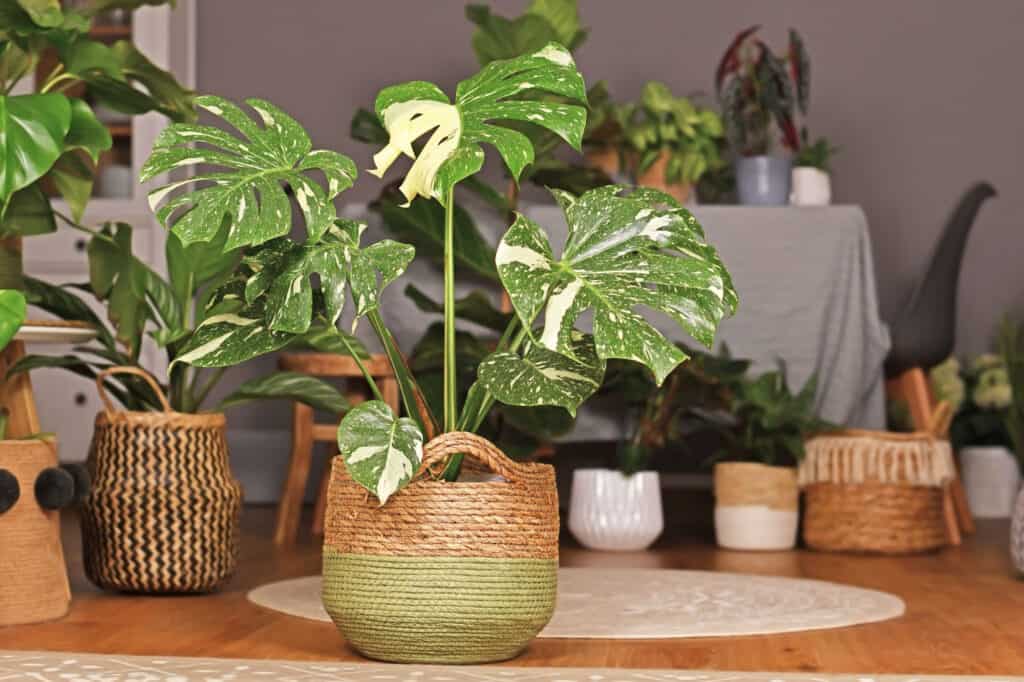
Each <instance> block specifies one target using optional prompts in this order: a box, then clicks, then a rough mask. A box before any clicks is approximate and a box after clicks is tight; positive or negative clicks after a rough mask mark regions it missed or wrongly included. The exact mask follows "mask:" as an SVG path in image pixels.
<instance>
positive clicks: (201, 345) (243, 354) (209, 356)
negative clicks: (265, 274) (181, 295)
mask: <svg viewBox="0 0 1024 682" xmlns="http://www.w3.org/2000/svg"><path fill="white" fill-rule="evenodd" d="M265 317H266V312H265V310H264V308H263V302H262V301H260V302H257V303H256V304H254V305H252V306H247V307H245V308H242V309H241V310H237V311H214V313H213V314H211V315H210V316H209V317H207V318H206V319H205V320H203V321H202V322H201V323H200V324H199V326H198V327H196V329H195V331H194V332H192V335H191V336H189V338H188V340H187V341H186V342H185V345H184V346H183V347H182V348H181V349H180V350H179V352H178V356H177V357H176V358H175V359H174V361H173V362H172V363H171V364H172V366H173V365H175V364H177V363H179V362H180V363H184V364H186V365H194V366H195V367H231V366H233V365H237V364H240V363H242V362H245V361H246V360H249V359H251V358H254V357H256V356H259V355H263V354H265V353H272V352H274V351H276V350H280V349H282V348H284V347H285V346H286V345H288V343H290V342H291V341H293V340H294V338H295V336H294V335H293V334H288V333H286V332H275V331H271V330H270V329H268V328H267V323H266V320H265Z"/></svg>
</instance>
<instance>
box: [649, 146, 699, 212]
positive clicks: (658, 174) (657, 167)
mask: <svg viewBox="0 0 1024 682" xmlns="http://www.w3.org/2000/svg"><path fill="white" fill-rule="evenodd" d="M670 156H671V153H670V152H669V150H667V149H665V150H662V152H661V154H660V155H658V158H657V159H656V160H655V161H654V163H652V164H651V166H650V168H648V169H647V170H645V171H644V172H643V173H640V174H639V175H638V176H637V178H636V184H637V185H640V186H642V187H650V188H651V189H657V190H661V191H662V192H664V193H665V194H668V195H669V196H671V197H674V198H675V199H676V201H678V202H679V203H681V204H683V203H686V200H687V199H689V198H690V190H691V189H693V186H692V185H691V184H690V183H688V182H675V183H668V182H666V181H665V168H666V166H668V160H669V158H670Z"/></svg>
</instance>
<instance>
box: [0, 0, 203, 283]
mask: <svg viewBox="0 0 1024 682" xmlns="http://www.w3.org/2000/svg"><path fill="white" fill-rule="evenodd" d="M155 4H163V3H162V2H160V1H159V0H117V1H111V0H92V1H91V2H88V3H83V4H80V5H76V6H75V7H74V8H62V7H61V4H60V3H59V2H56V0H47V1H42V2H36V1H33V0H0V110H2V111H3V112H4V113H3V115H2V116H0V156H2V157H3V158H4V159H5V161H4V167H3V172H2V173H0V178H2V180H0V287H6V288H19V289H20V288H21V286H22V284H21V281H20V278H21V272H22V266H21V250H20V244H19V240H20V238H21V237H25V236H31V235H37V234H45V233H47V232H53V231H54V230H55V229H56V227H57V222H56V219H57V218H61V219H63V218H67V216H66V215H65V214H64V213H63V212H61V211H58V210H55V209H54V206H53V205H52V202H51V196H52V195H54V194H56V195H59V196H60V197H61V198H63V199H64V200H65V201H66V203H67V212H68V213H69V214H70V218H69V220H80V219H81V216H82V214H83V212H84V210H85V206H86V203H87V202H88V200H89V197H90V195H91V193H92V187H93V179H94V178H93V176H94V172H95V164H96V163H97V161H98V160H99V157H100V154H102V153H103V152H105V151H106V150H108V149H110V147H111V137H110V133H109V131H108V130H107V128H106V127H105V125H104V124H103V123H101V122H100V121H99V120H98V119H97V118H96V116H95V114H94V113H93V110H92V107H93V106H94V105H102V106H103V107H106V108H109V109H112V110H114V111H118V112H122V113H125V114H129V115H135V114H142V113H145V112H148V111H159V112H161V113H163V114H164V115H166V116H168V117H169V118H171V119H172V120H176V121H184V120H188V119H190V118H191V117H192V116H193V111H192V106H191V98H192V93H191V92H190V91H189V90H187V89H185V88H183V87H181V86H180V85H179V84H178V83H177V82H176V81H175V80H174V78H173V77H172V76H171V75H170V74H169V73H167V72H166V71H163V70H161V69H159V68H157V67H156V66H155V65H154V64H153V63H152V62H150V61H149V60H148V59H147V58H146V56H145V55H143V54H142V53H141V52H139V51H138V50H137V49H136V48H135V47H134V45H132V43H131V42H130V41H126V40H119V41H116V42H114V43H110V44H108V43H105V42H102V41H99V40H95V39H93V38H91V37H90V36H89V29H90V26H91V23H92V22H93V21H94V20H95V19H97V18H98V17H102V15H103V14H105V13H107V12H110V11H113V10H117V11H125V10H128V11H130V10H133V9H135V8H137V7H140V6H142V5H155ZM40 64H43V65H45V66H46V67H48V68H49V69H50V70H49V71H48V72H46V73H45V74H42V75H41V77H40V79H39V81H38V83H37V91H36V92H33V93H32V94H24V95H13V94H11V92H12V91H14V89H15V88H16V87H18V86H19V85H20V84H22V83H23V81H24V82H28V81H29V80H30V79H33V78H35V77H36V72H37V69H38V68H39V67H40ZM51 65H52V66H51Z"/></svg>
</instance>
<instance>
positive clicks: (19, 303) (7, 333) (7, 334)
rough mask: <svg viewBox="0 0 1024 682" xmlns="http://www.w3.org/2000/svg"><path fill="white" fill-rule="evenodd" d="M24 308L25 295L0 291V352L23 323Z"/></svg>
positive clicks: (9, 290)
mask: <svg viewBox="0 0 1024 682" xmlns="http://www.w3.org/2000/svg"><path fill="white" fill-rule="evenodd" d="M25 308H26V305H25V294H23V293H21V292H20V291H16V290H14V289H0V350H3V349H4V348H6V347H7V344H8V343H10V342H11V339H13V338H14V335H15V334H16V333H17V332H18V328H19V327H21V323H22V322H24V321H25ZM0 381H3V377H0Z"/></svg>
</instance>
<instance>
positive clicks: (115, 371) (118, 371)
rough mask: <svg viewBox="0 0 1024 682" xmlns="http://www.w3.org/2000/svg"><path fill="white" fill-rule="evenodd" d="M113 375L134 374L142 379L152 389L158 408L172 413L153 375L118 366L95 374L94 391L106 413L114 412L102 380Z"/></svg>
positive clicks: (138, 369) (137, 369) (136, 369)
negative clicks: (98, 395)
mask: <svg viewBox="0 0 1024 682" xmlns="http://www.w3.org/2000/svg"><path fill="white" fill-rule="evenodd" d="M114 374H134V375H135V376H137V377H142V378H143V379H145V380H146V383H147V384H149V387H150V388H152V389H153V393H155V394H156V397H157V400H159V401H160V406H161V407H163V408H164V412H174V410H173V409H171V404H170V403H169V402H167V396H165V395H164V392H163V389H161V388H160V384H158V383H156V379H154V378H153V375H152V374H150V373H149V372H147V371H146V370H144V369H140V368H139V367H128V366H123V365H118V366H115V367H107V368H106V369H105V370H103V371H102V372H99V373H98V374H96V389H97V390H98V391H99V394H100V400H102V401H103V405H104V406H105V407H106V408H107V412H116V411H117V410H115V409H114V404H113V403H111V402H110V396H108V395H107V389H106V387H105V386H104V385H103V380H104V379H106V378H107V377H109V376H113V375H114Z"/></svg>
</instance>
